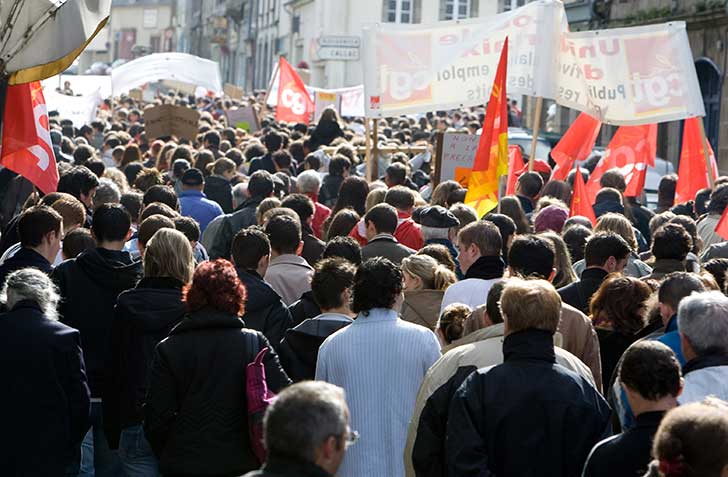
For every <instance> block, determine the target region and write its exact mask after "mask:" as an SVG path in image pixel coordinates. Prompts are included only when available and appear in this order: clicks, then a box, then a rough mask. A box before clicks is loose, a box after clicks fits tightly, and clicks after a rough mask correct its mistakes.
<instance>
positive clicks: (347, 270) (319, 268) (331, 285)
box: [311, 257, 356, 310]
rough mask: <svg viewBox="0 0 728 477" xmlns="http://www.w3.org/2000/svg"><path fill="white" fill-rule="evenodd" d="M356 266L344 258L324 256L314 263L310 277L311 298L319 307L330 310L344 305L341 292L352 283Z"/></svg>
mask: <svg viewBox="0 0 728 477" xmlns="http://www.w3.org/2000/svg"><path fill="white" fill-rule="evenodd" d="M355 274H356V267H355V266H354V265H353V264H352V263H351V262H349V261H348V260H346V259H344V258H339V257H335V258H325V259H323V260H321V261H319V262H318V263H317V264H316V269H315V271H314V273H313V278H311V290H312V291H313V298H314V300H316V303H317V304H318V306H319V308H321V309H322V310H330V309H332V308H339V307H341V306H343V305H344V303H343V302H342V300H341V294H342V293H343V292H344V290H346V289H347V288H351V286H352V284H353V283H354V275H355Z"/></svg>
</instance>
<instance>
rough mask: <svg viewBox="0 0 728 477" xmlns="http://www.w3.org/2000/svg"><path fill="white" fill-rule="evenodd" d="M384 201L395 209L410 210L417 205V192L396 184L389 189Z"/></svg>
mask: <svg viewBox="0 0 728 477" xmlns="http://www.w3.org/2000/svg"><path fill="white" fill-rule="evenodd" d="M384 202H385V203H387V204H389V205H391V206H392V207H394V208H395V209H399V210H409V209H411V208H412V207H414V206H415V194H414V192H412V190H411V189H409V188H407V187H404V186H394V187H392V188H391V189H389V190H388V191H387V193H386V194H385V196H384Z"/></svg>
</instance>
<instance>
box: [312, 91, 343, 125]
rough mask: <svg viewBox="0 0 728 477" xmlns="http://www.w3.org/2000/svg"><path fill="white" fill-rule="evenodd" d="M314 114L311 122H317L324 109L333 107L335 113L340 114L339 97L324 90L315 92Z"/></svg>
mask: <svg viewBox="0 0 728 477" xmlns="http://www.w3.org/2000/svg"><path fill="white" fill-rule="evenodd" d="M314 106H315V108H314V113H313V120H314V122H318V120H319V118H321V114H323V112H324V109H326V108H328V107H333V108H334V110H335V111H336V112H337V113H339V114H340V113H341V96H340V95H339V94H337V93H332V92H329V91H325V90H320V91H316V92H315V93H314Z"/></svg>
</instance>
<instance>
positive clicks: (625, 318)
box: [589, 275, 652, 335]
mask: <svg viewBox="0 0 728 477" xmlns="http://www.w3.org/2000/svg"><path fill="white" fill-rule="evenodd" d="M651 294H652V289H651V288H650V287H649V286H648V285H647V284H646V283H645V282H643V281H641V280H639V279H637V278H633V277H624V276H621V275H612V276H609V277H607V279H606V280H604V282H603V283H602V285H601V286H600V287H599V290H597V292H596V293H595V294H594V297H593V298H592V300H591V304H590V306H589V309H590V312H591V317H592V321H593V322H594V326H600V325H601V326H605V325H606V326H609V327H611V328H613V329H614V330H615V331H616V332H617V333H620V334H623V335H634V334H635V333H637V332H638V331H640V330H641V329H642V328H644V326H645V314H646V311H647V308H646V306H645V303H646V302H647V300H648V298H650V295H651Z"/></svg>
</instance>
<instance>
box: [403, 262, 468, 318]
mask: <svg viewBox="0 0 728 477" xmlns="http://www.w3.org/2000/svg"><path fill="white" fill-rule="evenodd" d="M402 272H403V275H404V302H403V303H402V310H401V312H400V314H401V316H402V319H403V320H405V321H409V322H410V323H415V324H418V325H422V326H425V327H427V328H429V329H431V330H433V331H434V330H435V327H436V326H437V319H438V318H439V316H438V315H439V312H440V306H441V305H442V297H443V295H444V293H445V289H447V287H449V286H450V285H452V284H453V283H455V282H456V281H457V278H456V276H455V274H454V273H453V272H452V271H451V270H449V269H448V268H447V267H445V266H444V265H441V264H440V263H439V262H438V261H437V260H435V259H434V258H432V257H430V256H429V255H410V256H409V257H406V258H404V259H403V260H402Z"/></svg>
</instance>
